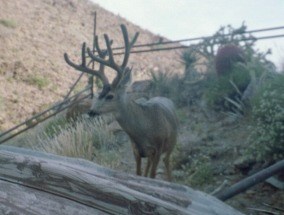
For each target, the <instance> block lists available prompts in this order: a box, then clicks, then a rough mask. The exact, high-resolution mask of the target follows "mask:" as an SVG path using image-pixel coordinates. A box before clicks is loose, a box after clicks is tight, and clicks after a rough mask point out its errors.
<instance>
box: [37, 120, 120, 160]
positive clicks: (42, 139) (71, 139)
mask: <svg viewBox="0 0 284 215" xmlns="http://www.w3.org/2000/svg"><path fill="white" fill-rule="evenodd" d="M53 128H54V127H53ZM56 130H57V133H58V134H57V135H56V136H53V135H54V134H55V133H53V132H52V133H50V132H47V133H46V132H43V134H42V135H40V136H39V138H38V140H39V144H38V145H36V146H35V147H34V148H35V149H37V150H42V151H45V152H50V153H54V154H58V155H62V156H68V157H80V158H84V159H88V160H94V158H95V157H96V156H98V154H99V153H100V150H107V148H110V147H111V145H112V144H114V143H115V139H114V136H113V135H112V133H111V132H110V131H109V129H108V128H107V124H106V122H105V121H104V119H103V118H98V119H95V120H89V119H80V120H77V121H76V122H75V124H69V126H63V127H61V126H60V125H57V126H56ZM46 131H49V129H47V130H46ZM50 134H52V136H50Z"/></svg>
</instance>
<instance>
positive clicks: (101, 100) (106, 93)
mask: <svg viewBox="0 0 284 215" xmlns="http://www.w3.org/2000/svg"><path fill="white" fill-rule="evenodd" d="M121 31H122V34H123V40H124V44H125V47H124V58H123V61H122V63H121V65H118V64H117V63H116V62H115V60H114V53H113V50H112V47H111V45H112V41H111V40H110V39H109V37H108V35H107V34H104V39H105V43H106V48H107V49H106V50H102V49H101V48H100V46H99V42H98V36H96V37H95V48H96V50H97V52H98V56H96V55H94V54H93V53H92V51H91V50H90V49H89V48H87V49H86V44H85V43H84V44H83V45H82V53H81V55H82V62H81V64H80V65H77V64H75V63H73V62H71V61H70V59H69V57H68V55H67V54H66V53H65V54H64V58H65V61H66V62H67V64H69V65H70V66H72V67H73V68H75V69H76V70H79V71H82V72H86V73H88V74H91V75H94V76H96V77H98V78H99V79H100V80H101V81H102V83H103V90H102V92H101V93H100V94H99V97H98V99H97V100H96V102H94V103H93V105H92V107H91V110H90V112H89V115H90V116H94V115H97V114H101V113H107V112H113V111H115V110H116V105H115V104H116V103H117V99H119V97H120V96H121V95H122V94H123V93H124V92H125V90H126V88H127V86H128V84H129V83H130V82H131V69H129V68H128V67H127V63H128V59H129V56H130V51H131V48H132V46H133V45H134V43H135V42H136V40H137V38H138V35H139V33H138V32H137V33H136V34H135V36H134V37H133V39H132V40H131V41H130V40H129V37H128V32H127V29H126V27H125V25H121ZM86 53H87V54H88V56H89V57H90V58H91V59H92V60H93V61H95V62H98V63H100V68H99V70H94V69H91V68H89V67H88V66H87V65H86V58H87V56H86ZM106 56H108V59H105V58H106ZM105 66H108V67H110V68H112V69H113V70H114V71H116V73H117V74H116V77H115V78H114V79H113V81H112V83H111V84H110V83H109V81H108V78H107V77H106V75H105V73H104V67H105Z"/></svg>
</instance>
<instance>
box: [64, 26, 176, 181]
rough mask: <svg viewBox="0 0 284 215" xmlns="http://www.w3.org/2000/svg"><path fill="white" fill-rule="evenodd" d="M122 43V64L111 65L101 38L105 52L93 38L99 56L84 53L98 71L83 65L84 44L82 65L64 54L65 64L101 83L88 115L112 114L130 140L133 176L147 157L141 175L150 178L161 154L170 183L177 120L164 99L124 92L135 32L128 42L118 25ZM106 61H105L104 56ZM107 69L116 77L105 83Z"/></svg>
mask: <svg viewBox="0 0 284 215" xmlns="http://www.w3.org/2000/svg"><path fill="white" fill-rule="evenodd" d="M121 29H122V33H123V37H124V42H125V56H124V59H123V63H122V65H117V64H116V63H115V62H114V57H113V52H112V48H111V43H112V42H111V41H110V40H109V39H108V36H107V35H105V41H106V46H107V51H102V50H100V48H99V46H98V41H97V38H96V48H97V51H98V54H99V56H95V55H94V54H93V53H92V52H91V51H90V50H89V49H88V50H87V51H88V54H89V56H90V57H91V58H92V60H94V61H97V62H99V63H100V71H96V70H93V69H90V68H88V67H87V66H86V56H85V55H86V53H85V52H86V50H85V44H83V47H82V64H81V65H77V64H74V63H73V62H71V61H70V60H69V58H68V56H67V54H65V55H64V57H65V60H66V62H67V63H68V64H69V65H70V66H72V67H74V68H75V69H77V70H80V71H83V72H87V73H89V74H93V75H95V76H97V77H99V78H100V79H101V80H102V82H103V84H104V88H103V91H102V92H101V93H100V95H99V97H98V98H97V99H95V101H94V103H93V105H92V107H91V109H90V112H89V115H90V116H94V115H98V114H104V113H110V112H112V113H113V114H114V115H115V117H116V119H117V121H118V123H119V124H120V126H121V127H122V128H123V129H124V131H125V132H126V133H127V134H128V136H129V137H130V140H131V142H132V148H133V152H134V156H135V160H136V173H137V175H141V174H142V171H141V160H142V158H143V157H147V158H148V161H147V165H146V168H145V171H144V176H148V173H149V171H150V177H151V178H154V177H155V175H156V170H157V166H158V163H159V160H160V157H161V155H162V154H163V153H164V154H165V158H164V163H165V167H166V175H167V178H168V180H171V169H170V155H171V152H172V151H173V148H174V146H175V144H176V139H177V127H178V122H177V117H176V114H175V110H174V104H173V102H172V101H171V100H169V99H167V98H164V97H154V98H152V99H149V100H146V99H142V98H141V99H137V100H134V99H132V98H131V97H130V96H129V95H128V94H127V92H126V89H127V87H128V86H129V84H130V82H131V69H129V68H128V67H126V65H127V62H128V58H129V54H130V49H131V47H132V46H133V44H134V43H135V41H136V39H137V37H138V33H136V35H135V36H134V39H133V40H132V41H131V42H129V39H128V33H127V30H126V28H125V26H123V25H122V26H121ZM107 54H108V55H109V59H108V60H105V59H104V58H105V57H106V55H107ZM105 65H106V66H109V67H111V68H112V69H114V70H115V71H116V72H117V76H116V78H115V79H114V80H113V82H112V83H111V84H109V82H108V79H107V77H106V76H105V74H104V70H103V67H104V66H105Z"/></svg>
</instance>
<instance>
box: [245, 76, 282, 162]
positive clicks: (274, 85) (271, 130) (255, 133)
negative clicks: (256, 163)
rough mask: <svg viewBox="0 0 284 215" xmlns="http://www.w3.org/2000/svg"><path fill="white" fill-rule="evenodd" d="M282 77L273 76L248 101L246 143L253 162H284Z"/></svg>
mask: <svg viewBox="0 0 284 215" xmlns="http://www.w3.org/2000/svg"><path fill="white" fill-rule="evenodd" d="M283 83H284V75H283V74H274V77H273V78H271V79H268V80H267V81H266V82H264V83H263V84H262V86H261V87H260V89H259V91H258V93H257V94H256V97H255V98H254V99H253V101H252V105H253V107H252V118H253V124H252V128H251V135H250V137H249V139H248V141H249V143H250V144H251V147H250V149H249V152H250V153H253V154H254V155H255V157H256V158H257V160H261V161H263V160H266V161H275V160H279V159H283V158H284V93H283V92H284V85H283Z"/></svg>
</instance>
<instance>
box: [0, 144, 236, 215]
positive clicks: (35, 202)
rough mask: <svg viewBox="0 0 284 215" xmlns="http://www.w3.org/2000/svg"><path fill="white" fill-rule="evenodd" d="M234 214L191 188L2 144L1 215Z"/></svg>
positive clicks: (0, 170)
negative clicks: (18, 213) (18, 214)
mask: <svg viewBox="0 0 284 215" xmlns="http://www.w3.org/2000/svg"><path fill="white" fill-rule="evenodd" d="M19 211H20V212H21V214H181V215H183V214H192V215H199V214H200V215H207V214H208V215H209V214H219V215H222V214H224V215H225V214H231V215H241V214H242V213H240V212H238V211H236V210H235V209H233V208H231V207H230V206H228V205H226V204H225V203H223V202H221V201H219V200H218V199H216V198H215V197H212V196H210V195H208V194H205V193H202V192H200V191H195V190H193V189H191V188H189V187H187V186H182V185H177V184H174V183H169V182H164V181H160V180H154V179H149V178H144V177H138V176H135V175H130V174H125V173H122V172H118V171H114V170H110V169H107V168H104V167H101V166H99V165H96V164H94V163H92V162H89V161H86V160H83V159H74V158H67V157H61V156H56V155H52V154H48V153H42V152H37V151H32V150H28V149H23V148H17V147H11V146H4V145H3V146H0V213H1V212H3V214H10V213H13V212H14V213H16V214H17V212H19Z"/></svg>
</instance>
